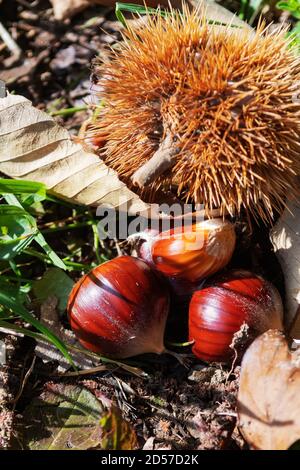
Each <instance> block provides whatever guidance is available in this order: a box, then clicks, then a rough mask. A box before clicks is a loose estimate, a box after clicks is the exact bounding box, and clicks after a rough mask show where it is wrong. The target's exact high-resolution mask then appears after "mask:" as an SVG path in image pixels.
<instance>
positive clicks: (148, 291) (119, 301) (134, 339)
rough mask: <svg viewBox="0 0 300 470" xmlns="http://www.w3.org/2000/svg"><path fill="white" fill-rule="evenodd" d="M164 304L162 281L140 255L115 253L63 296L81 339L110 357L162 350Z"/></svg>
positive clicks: (166, 303) (166, 299) (166, 306)
mask: <svg viewBox="0 0 300 470" xmlns="http://www.w3.org/2000/svg"><path fill="white" fill-rule="evenodd" d="M168 310H169V293H168V289H167V287H166V285H165V284H164V281H163V280H161V279H160V278H159V277H158V275H157V273H155V271H153V270H152V269H151V268H150V267H149V266H148V265H147V264H146V263H145V262H144V261H142V260H140V259H138V258H133V257H131V256H120V257H119V258H115V259H113V260H111V261H108V262H106V263H104V264H101V265H100V266H98V267H97V268H95V269H93V270H92V271H91V272H90V273H88V274H86V275H85V276H83V277H82V278H81V279H80V280H79V281H78V282H77V284H76V285H75V286H74V288H73V290H72V292H71V294H70V297H69V302H68V315H69V320H70V324H71V327H72V329H73V331H74V332H75V334H76V336H77V338H78V339H79V341H80V342H81V344H82V345H83V346H84V347H86V348H87V349H90V350H91V351H94V352H97V353H102V354H104V355H108V356H111V357H115V358H126V357H131V356H135V355H137V354H142V353H146V352H155V353H162V352H163V351H164V344H163V337H164V329H165V324H166V319H167V314H168Z"/></svg>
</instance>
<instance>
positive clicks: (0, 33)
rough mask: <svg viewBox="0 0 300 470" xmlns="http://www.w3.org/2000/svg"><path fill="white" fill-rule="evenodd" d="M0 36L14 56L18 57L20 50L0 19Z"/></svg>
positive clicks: (20, 53)
mask: <svg viewBox="0 0 300 470" xmlns="http://www.w3.org/2000/svg"><path fill="white" fill-rule="evenodd" d="M0 37H1V39H2V41H3V42H4V43H5V44H6V46H7V47H8V49H9V50H10V52H11V53H12V54H13V55H14V56H15V58H16V59H19V58H20V57H21V55H22V50H21V49H20V47H19V46H18V44H17V43H16V41H15V40H14V39H13V38H12V37H11V35H10V34H9V32H8V31H7V30H6V29H5V28H4V26H3V24H2V23H1V21H0Z"/></svg>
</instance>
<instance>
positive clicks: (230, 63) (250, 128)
mask: <svg viewBox="0 0 300 470" xmlns="http://www.w3.org/2000/svg"><path fill="white" fill-rule="evenodd" d="M123 39H124V40H123V41H122V42H121V43H120V44H119V45H118V48H117V49H114V50H113V51H112V52H111V54H110V56H109V57H108V58H107V59H105V60H104V64H100V63H99V61H98V63H97V62H96V65H95V74H96V76H97V77H98V85H100V89H101V91H100V97H101V99H104V102H105V106H104V108H103V109H102V110H101V112H100V113H99V115H98V117H97V119H96V122H95V124H94V126H93V128H92V129H90V131H89V136H90V137H91V138H92V140H93V142H94V143H95V144H96V145H97V146H98V147H99V155H100V156H101V158H103V159H104V161H105V162H106V163H107V164H108V165H109V166H110V167H112V168H114V169H115V170H116V171H117V172H118V174H119V176H120V177H121V178H122V179H123V180H125V181H126V182H127V183H128V184H129V185H130V186H131V187H136V189H138V190H139V191H145V188H146V189H147V191H148V190H149V193H148V194H153V192H155V191H156V190H157V189H158V188H161V187H165V188H169V187H170V186H172V187H174V186H175V187H177V190H178V194H179V195H180V197H181V199H182V200H189V201H191V200H193V201H195V202H198V203H204V204H205V206H206V207H207V209H212V208H213V207H218V208H220V209H221V213H222V212H223V213H224V212H225V211H228V212H229V213H230V214H233V213H237V212H239V211H240V210H241V208H245V209H246V210H247V212H249V213H253V214H254V215H256V216H257V215H259V216H261V217H262V218H263V219H264V220H267V219H270V218H272V216H273V210H274V209H279V208H281V207H282V205H283V203H284V200H285V195H286V194H287V193H289V194H291V193H295V191H296V188H295V184H294V174H295V173H298V172H299V165H300V164H299V161H300V159H299V151H300V145H299V137H300V100H297V99H296V100H295V99H293V98H295V97H297V92H298V91H299V88H300V86H299V83H300V58H299V56H298V57H296V55H295V53H294V51H293V49H292V48H291V47H290V44H289V43H288V41H287V40H286V34H285V30H284V29H281V30H277V31H270V30H269V29H268V28H266V29H264V27H263V26H262V25H261V26H259V27H258V30H257V31H256V32H254V31H251V30H249V29H247V28H246V27H245V28H244V29H243V28H233V27H231V26H230V25H228V26H227V27H216V26H211V25H209V24H208V23H207V21H206V18H205V15H204V14H203V13H200V12H199V11H197V10H196V11H193V12H190V11H188V10H187V9H186V8H184V13H183V14H181V15H180V14H179V13H178V12H175V11H174V10H173V11H171V13H170V14H168V15H166V16H165V17H164V18H162V17H161V16H160V15H159V14H158V15H155V16H149V17H148V18H147V22H145V23H143V25H142V26H141V25H140V26H139V27H136V29H135V27H130V26H129V29H128V30H126V31H125V32H124V35H123ZM138 186H140V188H138Z"/></svg>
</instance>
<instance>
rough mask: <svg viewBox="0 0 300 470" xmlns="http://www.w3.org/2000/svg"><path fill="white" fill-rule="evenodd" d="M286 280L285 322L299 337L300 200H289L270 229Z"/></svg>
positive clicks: (294, 334) (293, 334)
mask: <svg viewBox="0 0 300 470" xmlns="http://www.w3.org/2000/svg"><path fill="white" fill-rule="evenodd" d="M270 238H271V242H272V244H273V247H274V251H275V253H276V256H277V258H278V261H279V263H280V265H281V268H282V271H283V274H284V283H285V293H286V296H285V324H286V327H287V328H288V329H291V332H290V334H291V336H292V337H293V338H295V339H300V316H299V311H300V201H294V202H291V201H290V202H289V203H288V204H287V207H286V208H285V210H284V212H283V213H282V215H281V217H280V218H279V220H278V221H277V223H276V224H275V226H274V228H273V229H272V230H271V232H270Z"/></svg>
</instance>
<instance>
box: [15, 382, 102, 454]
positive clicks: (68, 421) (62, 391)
mask: <svg viewBox="0 0 300 470" xmlns="http://www.w3.org/2000/svg"><path fill="white" fill-rule="evenodd" d="M106 413H107V411H106V410H105V407H104V406H103V403H102V401H99V400H98V399H97V398H96V397H95V396H94V395H93V394H92V393H91V392H89V391H88V390H86V389H85V388H83V387H77V386H74V385H66V384H62V383H61V384H47V385H46V390H45V391H44V392H43V393H42V394H41V395H40V396H39V397H37V398H34V399H33V400H32V402H31V403H30V404H29V405H28V407H27V408H26V409H25V411H24V414H23V421H22V423H20V425H22V427H21V429H20V432H19V434H20V435H21V437H22V441H23V442H22V444H23V445H24V447H25V448H26V449H30V450H86V449H95V448H96V449H97V448H98V449H100V448H101V441H102V437H103V430H102V427H101V425H100V419H101V418H102V417H103V416H106Z"/></svg>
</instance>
